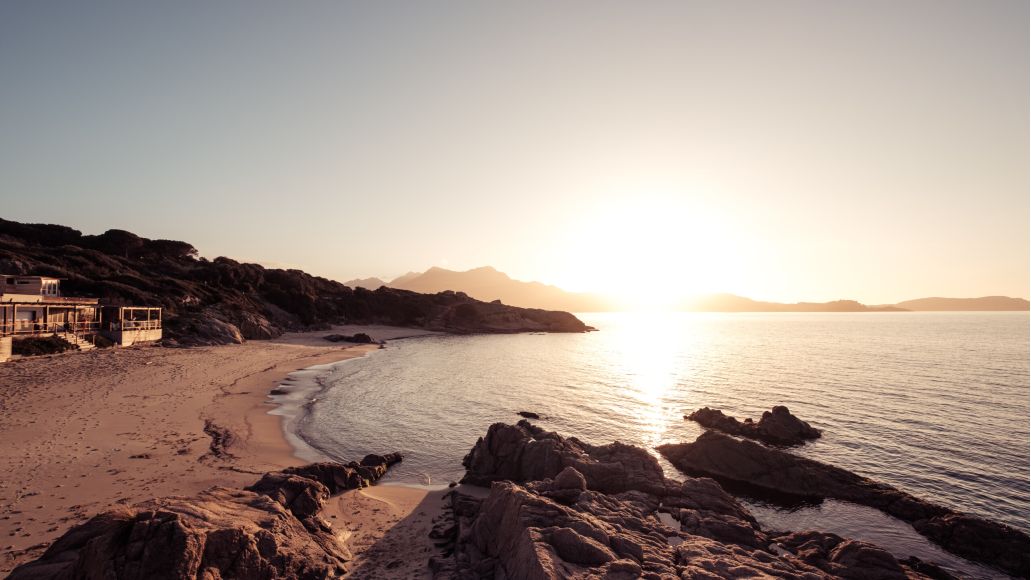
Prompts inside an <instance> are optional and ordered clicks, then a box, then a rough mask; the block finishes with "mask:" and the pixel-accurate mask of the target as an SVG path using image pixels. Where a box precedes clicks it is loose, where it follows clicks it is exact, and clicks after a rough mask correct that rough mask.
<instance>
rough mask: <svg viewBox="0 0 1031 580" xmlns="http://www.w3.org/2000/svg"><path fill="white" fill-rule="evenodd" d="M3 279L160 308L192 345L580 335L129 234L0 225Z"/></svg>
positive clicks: (540, 316) (168, 326)
mask: <svg viewBox="0 0 1031 580" xmlns="http://www.w3.org/2000/svg"><path fill="white" fill-rule="evenodd" d="M0 273H3V274H32V275H43V276H55V277H60V278H64V279H65V280H64V282H62V291H63V293H64V294H65V295H68V296H92V297H99V298H101V299H102V300H103V301H104V302H105V303H109V304H137V305H152V306H161V307H163V308H164V309H165V335H166V337H168V338H170V339H173V340H176V341H178V342H180V343H186V344H217V343H226V342H239V341H241V340H243V339H263V338H272V337H275V336H278V335H279V334H281V333H283V332H285V331H288V330H305V329H318V328H325V327H327V326H328V325H330V324H335V323H343V322H348V323H355V324H372V323H376V324H391V325H396V326H407V327H414V328H426V329H431V330H440V331H444V332H456V333H475V332H522V331H549V332H583V331H585V330H587V327H586V326H585V325H584V324H583V323H582V322H580V320H578V319H577V318H576V317H574V316H573V315H571V314H569V313H567V312H552V311H546V310H538V309H525V308H516V307H511V306H505V305H502V304H491V303H486V302H481V301H479V300H475V299H473V298H470V297H469V296H467V295H465V294H463V293H461V292H441V293H437V294H432V295H426V294H419V293H416V292H410V291H405V290H400V289H391V288H380V289H379V290H376V291H369V290H366V289H351V288H349V287H347V286H345V285H343V284H341V283H339V282H335V281H332V280H327V279H325V278H319V277H316V276H312V275H310V274H307V273H305V272H302V271H300V270H279V269H270V268H264V267H262V266H259V265H257V264H246V263H240V262H237V261H235V260H231V259H229V258H224V257H219V258H215V259H214V260H207V259H205V258H198V257H197V250H196V249H194V247H193V246H192V245H190V244H188V243H186V242H180V241H174V240H150V239H147V238H142V237H139V236H137V235H135V234H132V233H130V232H127V231H123V230H108V231H107V232H104V233H103V234H100V235H83V234H82V233H81V232H79V231H78V230H74V229H72V228H69V227H65V226H59V225H49V224H22V223H18V222H13V221H7V220H3V219H0Z"/></svg>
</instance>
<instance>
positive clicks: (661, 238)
mask: <svg viewBox="0 0 1031 580" xmlns="http://www.w3.org/2000/svg"><path fill="white" fill-rule="evenodd" d="M741 239H742V238H741V236H740V234H739V233H738V232H736V231H734V230H733V228H731V227H730V226H729V225H728V224H727V222H726V221H725V220H724V219H723V218H722V216H720V215H719V214H717V213H716V212H715V211H713V210H711V209H709V208H706V207H705V206H702V205H692V204H690V203H687V202H685V201H683V200H679V199H675V198H673V197H665V196H640V197H636V198H632V199H629V200H622V201H619V202H614V203H607V204H599V205H598V206H596V207H595V208H593V209H592V210H589V211H588V212H586V214H585V215H584V216H583V217H582V219H581V220H580V221H579V222H577V223H576V224H575V225H574V226H573V227H571V228H570V233H569V235H568V238H567V239H566V241H565V243H564V248H563V249H564V251H563V249H559V251H558V253H557V256H556V259H558V260H561V261H562V263H563V264H562V265H563V268H562V269H563V271H564V272H566V275H567V277H566V278H564V279H562V280H559V281H557V283H558V285H559V286H561V287H563V288H567V289H570V290H576V291H582V292H596V293H599V294H603V295H605V296H607V297H609V298H610V299H612V300H613V301H614V302H616V303H617V304H618V305H619V306H620V307H621V308H628V309H635V310H642V309H643V310H653V309H669V308H674V307H676V306H677V305H678V304H679V303H681V302H682V301H683V300H684V299H685V298H687V297H690V296H693V295H697V294H703V293H707V292H716V291H721V290H724V289H725V288H726V286H727V285H730V284H735V283H737V282H738V277H737V273H736V266H737V264H738V263H739V262H740V252H739V244H740V243H741Z"/></svg>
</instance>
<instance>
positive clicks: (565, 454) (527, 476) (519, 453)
mask: <svg viewBox="0 0 1031 580" xmlns="http://www.w3.org/2000/svg"><path fill="white" fill-rule="evenodd" d="M462 465H463V466H464V467H465V468H466V474H465V477H464V478H463V479H462V482H463V483H469V484H473V485H482V486H487V485H490V483H491V482H494V481H503V480H507V481H515V482H526V481H537V480H544V479H553V478H554V477H556V476H557V475H558V474H559V473H560V472H562V470H564V469H565V468H567V467H572V468H574V469H575V470H576V471H578V472H579V473H580V474H582V476H583V477H584V478H585V480H586V484H587V487H588V488H589V489H593V490H596V491H601V492H605V493H619V492H622V491H627V490H639V491H646V492H651V493H658V494H662V493H664V490H665V483H664V477H663V475H662V467H660V466H659V462H658V461H657V460H656V459H655V457H653V456H652V455H651V454H650V453H648V452H647V451H645V450H644V449H641V448H639V447H634V446H632V445H626V444H624V443H620V442H618V441H617V442H615V443H610V444H609V445H597V446H596V445H590V444H588V443H584V442H583V441H580V440H578V439H576V438H575V437H570V438H568V439H567V438H564V437H562V436H561V435H559V434H557V433H554V432H551V431H545V430H544V429H541V428H540V427H537V426H535V425H533V424H531V423H530V422H528V421H526V420H523V421H519V423H517V424H516V425H509V424H506V423H495V424H493V425H491V426H490V428H489V429H488V430H487V435H486V436H484V437H481V438H480V439H479V440H478V441H477V442H476V445H474V446H473V448H472V450H471V451H470V452H469V454H468V455H466V456H465V459H463V460H462Z"/></svg>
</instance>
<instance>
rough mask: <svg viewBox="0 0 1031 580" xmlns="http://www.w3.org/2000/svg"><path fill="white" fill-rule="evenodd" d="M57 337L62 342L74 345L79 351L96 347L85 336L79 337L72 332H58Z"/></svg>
mask: <svg viewBox="0 0 1031 580" xmlns="http://www.w3.org/2000/svg"><path fill="white" fill-rule="evenodd" d="M57 336H59V337H61V339H62V340H64V341H65V342H67V343H68V344H74V345H75V346H77V347H79V350H93V349H95V348H97V347H96V345H94V344H93V343H92V342H91V341H90V340H89V339H87V338H86V337H85V336H79V335H77V334H75V333H73V332H60V333H57Z"/></svg>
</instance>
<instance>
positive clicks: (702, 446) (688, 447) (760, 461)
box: [658, 431, 1029, 577]
mask: <svg viewBox="0 0 1031 580" xmlns="http://www.w3.org/2000/svg"><path fill="white" fill-rule="evenodd" d="M658 451H659V453H661V454H662V455H663V457H665V458H666V459H668V460H669V461H670V463H672V464H673V465H674V466H676V467H677V468H678V469H680V470H682V471H684V472H685V473H688V474H691V475H704V476H708V477H714V478H716V479H720V480H729V481H733V482H741V483H745V484H748V485H750V486H754V487H757V488H761V489H764V490H768V491H772V492H777V493H785V494H791V495H796V496H802V497H810V498H820V499H823V498H834V499H840V500H846V501H851V502H854V503H858V504H862V505H866V506H870V507H873V508H876V509H879V510H881V511H883V512H885V513H887V514H889V515H892V516H894V517H896V518H899V519H901V520H903V521H906V522H908V523H910V524H911V525H912V526H913V528H914V529H916V530H917V531H918V532H920V533H921V534H923V535H924V536H926V537H927V538H929V539H931V540H932V541H934V542H936V543H937V544H939V545H941V546H942V547H943V548H945V549H947V550H949V551H950V552H952V553H954V554H957V555H960V556H963V557H965V558H968V559H971V560H975V561H978V562H983V563H986V564H989V565H993V566H997V567H999V568H1000V569H1002V570H1005V571H1006V572H1007V573H1009V574H1012V575H1015V576H1021V577H1027V576H1028V560H1029V556H1028V554H1029V552H1028V549H1029V541H1028V536H1027V534H1025V533H1023V532H1021V531H1020V530H1017V529H1015V528H1012V527H1010V526H1006V525H1004V524H1000V523H997V522H992V521H988V520H985V519H983V518H980V517H977V516H971V515H968V514H963V513H959V512H956V511H953V510H951V509H949V508H947V507H944V506H940V505H936V504H933V503H930V502H928V501H925V500H922V499H920V498H917V497H915V496H912V495H910V494H908V493H905V492H903V491H900V490H898V489H896V488H894V487H892V486H890V485H887V484H884V483H879V482H876V481H873V480H870V479H867V478H865V477H862V476H860V475H857V474H855V473H853V472H851V471H847V470H845V469H841V468H838V467H834V466H832V465H827V464H824V463H820V462H818V461H813V460H811V459H806V458H803V457H798V456H797V455H793V454H791V453H787V452H784V451H780V450H777V449H771V448H769V447H764V446H762V445H759V444H756V443H753V442H751V441H742V440H739V439H735V438H733V437H729V436H727V435H723V434H721V433H716V432H713V431H709V432H706V433H703V434H702V435H701V436H699V437H698V439H697V440H695V442H694V443H681V444H675V445H662V446H660V447H658Z"/></svg>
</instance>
